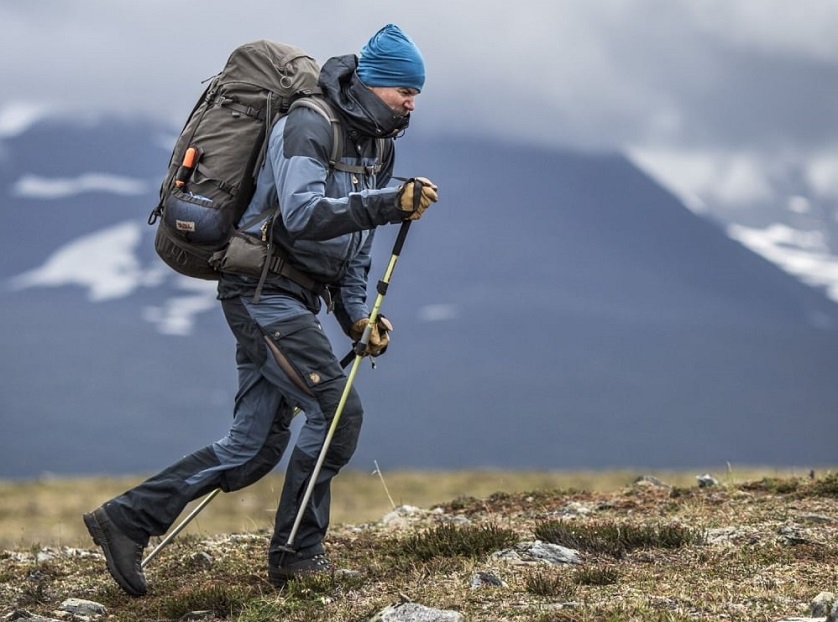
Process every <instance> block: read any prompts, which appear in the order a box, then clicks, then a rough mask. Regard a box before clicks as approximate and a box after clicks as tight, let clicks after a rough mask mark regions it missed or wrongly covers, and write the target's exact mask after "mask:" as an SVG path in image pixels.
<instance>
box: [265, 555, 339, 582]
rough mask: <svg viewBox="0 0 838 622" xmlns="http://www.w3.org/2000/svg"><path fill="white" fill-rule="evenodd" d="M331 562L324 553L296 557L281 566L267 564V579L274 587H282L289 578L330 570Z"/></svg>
mask: <svg viewBox="0 0 838 622" xmlns="http://www.w3.org/2000/svg"><path fill="white" fill-rule="evenodd" d="M331 570H332V562H330V561H329V558H328V557H326V556H325V555H315V556H314V557H309V558H307V559H297V560H294V561H291V562H289V563H287V564H283V565H282V566H274V565H273V564H269V565H268V580H269V581H270V582H271V585H273V586H274V587H282V586H283V585H285V584H286V583H287V582H288V580H289V579H294V578H297V577H302V576H305V575H312V574H317V573H320V572H330V571H331Z"/></svg>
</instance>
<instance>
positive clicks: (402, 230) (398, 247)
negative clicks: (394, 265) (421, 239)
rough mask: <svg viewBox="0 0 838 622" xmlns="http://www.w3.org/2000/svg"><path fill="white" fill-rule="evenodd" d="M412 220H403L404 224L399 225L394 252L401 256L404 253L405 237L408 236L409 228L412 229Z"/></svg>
mask: <svg viewBox="0 0 838 622" xmlns="http://www.w3.org/2000/svg"><path fill="white" fill-rule="evenodd" d="M412 222H413V221H412V220H404V221H402V226H401V227H399V233H398V235H397V236H396V242H395V243H394V244H393V254H394V255H396V256H399V255H401V254H402V246H404V241H405V238H407V230H408V229H410V223H412Z"/></svg>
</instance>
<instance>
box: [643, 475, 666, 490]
mask: <svg viewBox="0 0 838 622" xmlns="http://www.w3.org/2000/svg"><path fill="white" fill-rule="evenodd" d="M634 483H635V484H640V485H650V486H658V487H660V488H672V486H670V485H669V484H666V483H664V482H662V481H661V480H659V479H658V478H657V477H655V476H653V475H641V476H640V477H638V478H637V479H636V480H634Z"/></svg>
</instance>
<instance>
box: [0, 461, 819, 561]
mask: <svg viewBox="0 0 838 622" xmlns="http://www.w3.org/2000/svg"><path fill="white" fill-rule="evenodd" d="M707 471H709V472H711V473H715V474H716V477H717V479H721V480H726V481H733V479H734V474H733V473H730V472H729V469H728V468H727V467H722V468H717V469H715V470H713V469H704V470H695V471H691V472H669V471H631V470H619V471H574V472H549V471H499V470H491V469H486V470H474V471H454V472H433V471H395V472H392V473H388V472H387V471H384V473H383V479H384V482H385V484H386V486H387V490H385V488H384V486H383V485H382V483H381V479H380V478H379V476H378V475H376V474H373V473H370V472H362V471H357V470H355V471H352V470H348V471H344V472H343V473H341V475H340V476H339V477H338V478H337V479H335V482H334V485H333V494H332V523H333V524H340V523H351V524H354V523H362V522H367V521H374V520H378V519H380V518H381V517H382V516H383V515H384V514H386V513H387V512H389V511H390V510H391V509H392V507H391V504H390V500H389V498H388V496H387V491H389V493H390V495H391V496H392V497H393V502H394V503H396V504H397V505H404V504H407V505H413V506H417V507H421V508H427V507H431V506H432V505H434V504H437V503H443V502H446V501H450V500H452V499H457V498H459V497H469V496H470V497H485V496H488V495H491V494H493V493H497V492H509V493H511V492H519V491H522V490H544V489H563V490H587V491H591V492H613V491H615V490H619V489H621V488H623V487H624V486H627V485H628V484H630V483H631V482H633V481H634V480H635V479H637V478H638V477H639V476H641V475H649V476H654V477H657V478H659V479H662V480H664V481H666V482H668V483H670V484H672V485H673V486H683V487H689V486H694V485H695V483H696V479H695V478H696V475H699V474H701V473H704V472H707ZM804 474H805V470H801V469H769V468H748V469H736V471H735V479H737V480H738V481H749V480H759V479H761V478H765V477H781V478H782V477H794V476H796V475H804ZM141 480H142V477H123V478H113V477H91V478H56V477H47V478H42V479H38V480H34V481H2V480H0V549H9V548H25V547H28V546H31V545H42V546H80V545H87V543H88V540H89V537H88V535H87V531H85V529H84V525H83V524H82V521H81V515H82V514H83V513H85V512H89V511H90V510H91V509H93V508H95V507H96V506H98V505H99V504H100V503H102V502H103V501H105V500H107V499H110V498H111V497H113V496H115V495H117V494H119V493H121V492H123V491H124V490H126V489H127V488H130V487H131V486H134V485H135V484H137V483H139V482H140V481H141ZM281 488H282V475H281V474H271V475H268V476H267V477H265V478H263V479H262V480H260V481H259V482H257V483H256V484H254V485H253V486H250V487H249V488H247V489H245V490H241V491H238V492H235V493H232V494H229V495H220V496H219V497H217V498H216V499H214V500H213V502H212V505H211V506H209V507H208V508H207V509H206V510H205V511H204V512H202V513H201V514H200V515H199V516H198V518H197V519H195V521H194V522H193V523H192V524H191V525H190V526H189V527H188V528H187V529H186V530H185V531H184V533H185V534H196V535H213V534H223V533H238V532H243V531H252V530H255V529H259V528H264V527H268V526H270V525H272V524H273V516H274V513H275V511H276V504H277V501H278V499H279V492H280V490H281ZM196 503H197V502H196ZM190 507H191V506H190ZM189 509H190V508H187V511H188V510H189Z"/></svg>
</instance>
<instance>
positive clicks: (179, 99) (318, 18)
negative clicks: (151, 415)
mask: <svg viewBox="0 0 838 622" xmlns="http://www.w3.org/2000/svg"><path fill="white" fill-rule="evenodd" d="M388 22H394V23H397V24H399V25H400V26H401V27H402V28H403V29H404V30H405V31H406V32H408V34H410V35H411V36H412V37H413V39H414V40H415V41H416V43H417V44H418V45H419V47H420V48H421V50H422V52H423V54H424V56H425V59H426V66H427V67H426V68H427V81H426V85H425V91H424V92H423V94H422V95H421V96H420V97H419V98H418V100H417V112H416V114H415V115H414V120H413V127H419V128H421V131H422V132H429V133H444V132H450V131H456V132H464V131H467V132H474V133H489V134H498V135H504V136H506V137H512V138H514V139H516V140H520V141H529V142H540V143H546V144H551V145H559V146H574V147H583V148H589V149H598V150H601V149H604V150H623V151H626V152H633V153H637V154H645V156H646V157H647V158H648V161H650V162H652V161H655V159H657V161H658V163H659V164H660V163H663V162H666V166H668V167H669V169H670V172H671V173H672V174H673V175H678V174H680V175H681V176H683V177H685V178H688V177H690V176H692V177H693V178H695V177H700V176H702V175H703V176H704V177H705V178H707V179H705V181H704V182H703V183H705V184H710V183H714V184H715V185H716V186H719V180H715V181H713V180H711V179H709V178H711V177H712V176H713V174H716V175H718V174H721V173H720V171H722V170H724V171H729V170H730V169H731V167H733V168H736V167H737V166H738V167H739V173H738V175H739V177H740V178H742V177H743V176H744V178H747V177H748V175H749V174H750V175H753V174H756V173H754V171H752V170H750V171H749V168H748V167H751V168H754V167H760V166H763V167H764V166H770V165H772V163H774V164H776V163H777V162H783V163H788V162H790V161H800V162H805V163H807V164H806V167H807V171H806V174H808V175H810V176H812V177H813V178H817V177H819V178H820V179H821V182H822V183H823V184H827V185H828V184H833V185H835V187H836V192H838V182H833V181H831V180H832V179H833V178H835V179H838V156H836V152H838V132H836V128H838V71H836V70H838V36H836V33H838V2H833V1H830V0H692V1H690V0H540V1H539V0H517V1H515V2H507V3H502V4H501V3H492V2H462V1H461V2H457V1H455V0H444V1H443V0H423V1H422V2H414V3H407V2H399V1H397V0H330V1H329V0H324V1H317V0H312V1H310V2H280V1H269V0H261V1H256V0H236V2H231V1H230V0H223V1H219V0H200V1H199V0H142V1H139V2H128V1H127V0H126V1H119V0H25V1H24V0H0V29H2V30H1V32H2V37H0V41H2V43H0V46H2V48H1V49H2V52H3V54H2V58H3V60H2V62H0V81H2V82H0V83H2V88H0V136H2V134H3V132H6V133H8V132H9V131H10V128H12V127H13V125H14V122H15V120H16V119H19V118H20V117H19V114H20V111H21V110H31V109H32V107H33V106H38V107H40V106H43V107H48V108H50V109H82V110H86V111H97V110H118V111H124V112H128V113H130V112H135V111H139V112H142V113H146V114H153V115H159V116H163V117H166V118H168V119H170V120H172V122H173V123H177V124H179V123H181V122H182V121H183V119H184V118H185V117H184V115H185V114H186V113H187V112H188V111H189V110H190V109H191V106H192V104H193V102H194V100H195V98H196V97H197V95H198V94H200V92H201V90H202V86H201V84H200V82H201V80H203V79H204V78H207V77H210V76H211V75H213V74H214V73H216V72H217V71H218V70H219V69H220V67H221V66H222V65H223V63H224V60H225V59H226V57H227V55H228V53H229V51H230V50H231V49H232V48H233V47H235V46H236V45H238V44H240V43H243V42H245V41H248V40H253V39H258V38H272V39H277V40H283V41H289V42H294V43H297V44H298V45H300V46H301V47H303V48H305V49H307V50H308V51H310V52H311V54H312V55H313V56H315V58H317V59H318V60H319V61H321V62H322V61H324V60H326V58H328V57H329V56H331V55H335V54H343V53H351V52H357V51H358V50H359V49H360V47H361V46H362V45H363V43H364V42H365V41H366V40H367V39H368V38H369V36H370V35H371V34H372V33H374V32H375V31H376V30H377V29H378V28H379V27H381V26H382V25H384V24H386V23H388ZM708 155H712V157H713V158H714V159H713V161H714V162H715V165H711V164H708V162H709V161H708V159H707V157H706V156H708ZM743 162H744V163H745V164H743ZM743 166H744V169H743ZM709 169H715V173H712V171H711V172H708V170H709ZM679 171H680V172H679ZM833 173H834V174H835V176H834V177H833ZM728 181H729V180H728ZM754 184H757V185H758V183H757V180H750V182H749V183H744V185H745V186H748V187H749V188H750V191H754V187H753V186H754ZM734 191H735V188H734Z"/></svg>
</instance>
